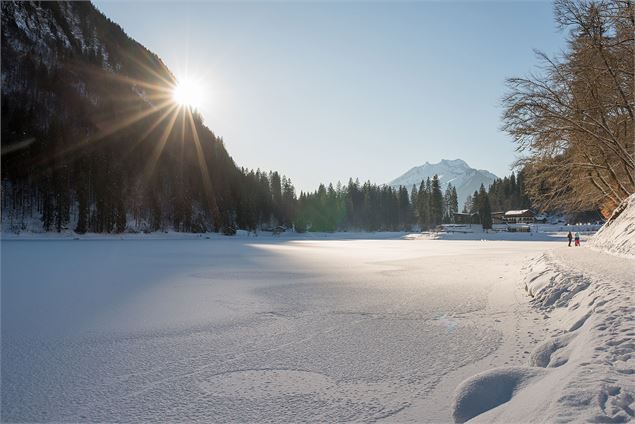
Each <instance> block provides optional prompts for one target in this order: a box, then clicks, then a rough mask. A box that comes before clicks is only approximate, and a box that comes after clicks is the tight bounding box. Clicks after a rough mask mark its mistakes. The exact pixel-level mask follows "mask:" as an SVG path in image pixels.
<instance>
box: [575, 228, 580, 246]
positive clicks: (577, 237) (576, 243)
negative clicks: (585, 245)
mask: <svg viewBox="0 0 635 424" xmlns="http://www.w3.org/2000/svg"><path fill="white" fill-rule="evenodd" d="M575 245H576V247H577V246H580V233H578V232H577V231H576V233H575Z"/></svg>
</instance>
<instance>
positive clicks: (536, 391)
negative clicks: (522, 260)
mask: <svg viewBox="0 0 635 424" xmlns="http://www.w3.org/2000/svg"><path fill="white" fill-rule="evenodd" d="M615 222H617V224H618V225H620V222H619V221H615ZM621 246H623V244H621ZM633 281H635V262H633V260H632V259H628V258H622V257H616V256H611V255H605V254H602V253H598V252H596V251H593V250H590V249H584V248H561V249H559V250H556V251H553V252H550V253H545V254H543V255H541V256H540V257H538V258H536V259H534V260H533V261H531V262H530V263H529V265H528V266H527V267H526V269H525V288H526V289H527V291H528V293H529V294H530V295H531V296H533V298H532V300H531V304H532V305H533V306H534V307H535V308H536V309H538V310H539V311H541V312H542V314H543V319H544V322H542V323H540V325H541V326H544V327H549V328H554V327H555V328H556V329H555V330H553V331H552V332H551V336H550V337H548V338H547V339H546V340H544V341H543V342H541V343H539V344H538V345H537V346H536V347H535V348H534V350H533V352H531V354H530V356H529V360H528V363H527V366H525V367H504V368H495V369H493V370H490V371H487V372H485V373H482V374H479V375H476V376H474V377H472V378H470V379H468V380H466V381H465V382H463V383H462V384H461V385H460V386H459V388H458V389H457V390H456V392H455V400H454V405H453V410H452V417H453V419H454V421H455V422H465V421H467V420H470V422H487V423H491V422H563V421H567V422H568V421H575V422H628V421H631V420H633V418H634V411H633V409H634V408H633V402H634V400H635V378H633V376H634V374H635V306H634V302H633V299H632V297H631V295H632V293H633V286H632V284H633Z"/></svg>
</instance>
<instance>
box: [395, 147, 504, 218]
mask: <svg viewBox="0 0 635 424" xmlns="http://www.w3.org/2000/svg"><path fill="white" fill-rule="evenodd" d="M435 174H436V175H438V176H439V181H440V182H441V188H442V189H443V190H445V188H446V187H447V185H448V183H451V184H452V185H453V186H454V187H456V193H457V195H458V200H459V209H462V208H463V204H464V203H465V199H467V196H469V195H471V194H472V193H474V190H478V189H479V187H480V186H481V184H483V185H484V186H485V188H488V187H489V186H490V185H491V184H492V183H493V182H494V181H495V180H496V178H498V177H497V176H496V175H494V174H493V173H491V172H489V171H487V170H485V169H474V168H472V167H470V166H469V165H468V164H467V163H466V162H465V161H464V160H462V159H454V160H448V159H442V160H441V161H440V162H439V163H429V162H426V163H424V164H423V165H421V166H415V167H414V168H411V169H410V170H409V171H407V172H406V173H405V174H403V175H401V176H399V177H397V178H395V179H394V180H392V181H391V182H389V183H388V185H390V186H391V187H399V186H400V185H401V186H405V187H407V188H408V190H410V189H412V186H413V185H416V186H417V188H419V185H420V184H421V181H424V180H425V179H427V178H428V177H430V178H432V177H433V176H434V175H435Z"/></svg>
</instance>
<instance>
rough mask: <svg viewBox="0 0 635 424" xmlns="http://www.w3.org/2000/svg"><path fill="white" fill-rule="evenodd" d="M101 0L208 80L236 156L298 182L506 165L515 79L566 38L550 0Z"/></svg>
mask: <svg viewBox="0 0 635 424" xmlns="http://www.w3.org/2000/svg"><path fill="white" fill-rule="evenodd" d="M96 5H97V7H98V8H99V9H100V10H101V11H102V12H103V13H104V14H105V15H106V16H108V17H109V18H110V19H112V20H113V21H115V22H116V23H118V24H120V25H121V26H122V27H123V29H124V30H125V31H126V32H127V33H128V35H130V36H131V37H132V38H134V39H135V40H137V41H139V42H140V43H142V44H143V45H144V46H146V47H147V48H148V49H150V50H152V51H153V52H155V53H157V54H158V55H159V56H160V57H161V59H163V61H164V62H165V63H166V64H167V65H168V67H169V68H170V69H171V70H172V71H173V72H174V73H175V74H176V75H177V77H179V76H181V77H182V76H183V75H186V74H187V75H190V77H194V78H197V79H199V80H201V81H203V83H204V85H205V88H204V92H205V93H206V94H205V96H204V97H205V98H206V102H205V104H204V105H203V106H202V107H201V108H200V111H201V113H202V115H203V117H204V120H205V123H206V124H207V126H208V127H210V129H212V130H213V131H214V132H215V133H216V134H217V135H219V136H221V137H223V139H224V141H225V145H226V146H227V149H228V151H229V153H230V154H231V155H232V157H233V158H234V160H235V161H236V163H237V165H239V166H244V167H247V168H254V169H256V168H260V169H265V170H270V169H271V170H277V171H279V172H280V173H282V174H285V175H287V176H288V177H290V178H291V179H292V180H293V182H294V184H295V186H296V188H297V190H298V192H299V191H300V190H304V191H307V190H308V191H312V190H314V189H316V188H317V185H318V184H319V183H321V182H324V183H328V182H336V181H338V180H340V181H342V182H343V183H344V182H346V181H347V180H348V178H349V177H353V178H356V177H357V178H359V179H360V180H371V181H373V182H376V183H387V182H389V181H390V180H392V179H394V178H396V177H398V176H400V175H401V174H403V173H404V172H406V171H407V170H409V169H410V168H412V167H414V166H418V165H422V164H423V163H425V162H426V161H428V162H431V163H434V162H438V161H439V160H441V159H456V158H460V159H463V160H465V161H466V162H467V163H468V164H469V165H470V166H471V167H473V168H477V169H486V170H488V171H491V172H493V173H494V174H496V175H498V176H504V175H506V174H508V173H509V172H510V169H509V166H510V164H511V163H512V162H513V160H514V157H515V155H514V147H515V146H514V145H513V143H512V142H511V140H510V138H509V137H508V136H507V135H506V134H505V133H503V132H501V131H500V125H501V123H500V114H501V108H500V104H499V102H500V98H501V96H502V95H503V93H504V90H505V87H504V81H505V78H507V77H510V76H516V75H525V74H527V73H529V72H530V71H531V70H535V68H534V65H535V57H534V55H533V53H532V49H533V48H537V49H541V50H544V51H546V52H547V53H557V52H558V50H559V49H560V48H561V47H563V45H564V44H563V43H564V41H563V39H564V34H563V33H560V32H559V31H558V30H557V29H555V28H556V25H555V24H554V22H553V15H552V5H551V3H548V2H510V3H498V2H473V3H472V2H470V3H441V2H420V3H397V4H395V3H390V4H388V3H370V4H369V3H364V4H363V3H317V4H316V3H242V2H241V3H204V2H200V3H198V2H194V3H187V4H184V3H178V5H177V4H175V3H170V2H140V3H133V2H125V3H124V2H108V1H97V2H96ZM150 6H151V7H150ZM185 6H187V7H185ZM166 28H170V31H167V30H166ZM175 29H176V30H175Z"/></svg>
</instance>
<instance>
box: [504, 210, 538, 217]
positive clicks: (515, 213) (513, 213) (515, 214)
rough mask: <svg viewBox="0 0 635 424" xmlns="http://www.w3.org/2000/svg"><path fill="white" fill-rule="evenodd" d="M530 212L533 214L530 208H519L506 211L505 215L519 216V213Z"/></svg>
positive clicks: (526, 213)
mask: <svg viewBox="0 0 635 424" xmlns="http://www.w3.org/2000/svg"><path fill="white" fill-rule="evenodd" d="M528 214H531V215H533V212H532V211H530V210H529V209H519V210H515V211H507V212H505V216H517V215H528Z"/></svg>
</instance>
